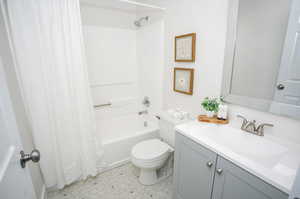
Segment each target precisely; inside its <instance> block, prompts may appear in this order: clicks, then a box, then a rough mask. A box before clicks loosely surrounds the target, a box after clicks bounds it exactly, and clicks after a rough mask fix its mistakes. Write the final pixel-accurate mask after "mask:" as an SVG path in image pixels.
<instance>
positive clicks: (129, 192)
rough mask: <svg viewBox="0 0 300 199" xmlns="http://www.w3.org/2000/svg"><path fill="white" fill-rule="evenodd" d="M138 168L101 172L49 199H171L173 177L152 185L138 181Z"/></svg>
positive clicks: (54, 194)
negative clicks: (145, 184)
mask: <svg viewBox="0 0 300 199" xmlns="http://www.w3.org/2000/svg"><path fill="white" fill-rule="evenodd" d="M138 173H139V172H138V169H137V168H135V167H134V166H133V165H132V164H125V165H123V166H121V167H118V168H115V169H112V170H109V171H107V172H104V173H101V174H99V175H97V176H96V177H93V178H89V179H87V180H86V181H80V182H77V183H74V184H72V185H70V186H67V187H66V188H65V189H63V190H61V191H56V192H49V193H48V199H101V198H103V199H171V198H172V186H173V183H172V177H169V178H167V179H165V180H163V181H162V182H159V183H157V184H155V185H152V186H144V185H141V184H140V183H139V182H138V175H137V174H138Z"/></svg>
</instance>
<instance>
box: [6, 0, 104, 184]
mask: <svg viewBox="0 0 300 199" xmlns="http://www.w3.org/2000/svg"><path fill="white" fill-rule="evenodd" d="M1 1H2V5H5V9H6V14H7V21H8V27H9V29H10V35H11V40H12V43H13V45H12V46H13V48H14V52H15V58H16V65H17V71H18V78H19V81H20V86H21V89H22V91H23V98H24V102H25V106H26V109H27V114H28V116H29V120H30V123H31V128H32V132H33V137H34V142H35V146H36V148H37V149H39V150H40V152H41V160H40V166H41V170H42V174H43V176H44V180H45V183H46V186H47V187H54V188H63V187H64V186H65V185H67V184H70V183H72V182H74V181H75V180H78V179H82V178H86V177H87V176H89V175H96V173H97V161H99V160H101V156H102V150H101V143H99V141H98V140H97V139H96V137H95V136H96V135H95V131H96V124H95V118H94V112H93V107H92V101H91V95H90V88H89V85H88V77H87V68H86V62H85V56H84V48H83V39H82V31H81V18H80V7H79V6H80V5H79V1H78V0H1Z"/></svg>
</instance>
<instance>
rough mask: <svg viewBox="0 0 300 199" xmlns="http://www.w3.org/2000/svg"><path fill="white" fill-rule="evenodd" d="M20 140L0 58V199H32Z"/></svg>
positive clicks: (28, 175) (32, 192) (29, 179)
mask: <svg viewBox="0 0 300 199" xmlns="http://www.w3.org/2000/svg"><path fill="white" fill-rule="evenodd" d="M21 150H22V144H21V138H20V134H19V132H18V128H17V123H16V118H15V115H14V112H13V107H12V103H11V99H10V96H9V91H8V87H7V82H6V77H5V73H4V69H3V65H2V61H1V57H0V198H1V199H34V198H35V194H34V188H33V184H32V180H31V177H30V173H29V171H28V167H26V168H24V169H23V168H21V165H20V151H21Z"/></svg>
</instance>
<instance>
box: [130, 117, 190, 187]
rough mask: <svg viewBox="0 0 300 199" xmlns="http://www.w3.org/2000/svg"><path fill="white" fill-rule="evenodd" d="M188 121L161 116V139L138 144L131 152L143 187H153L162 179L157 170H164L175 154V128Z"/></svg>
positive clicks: (132, 160)
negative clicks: (171, 156) (138, 169)
mask: <svg viewBox="0 0 300 199" xmlns="http://www.w3.org/2000/svg"><path fill="white" fill-rule="evenodd" d="M186 121H187V120H178V119H174V118H172V117H171V116H170V115H169V114H168V113H166V112H164V113H162V114H160V120H159V129H160V130H159V134H160V139H158V138H157V139H150V140H145V141H141V142H139V143H137V144H136V145H135V146H133V148H132V150H131V162H132V164H133V165H135V166H136V167H138V168H140V175H139V181H140V183H141V184H143V185H153V184H155V183H157V182H158V181H159V180H160V179H159V178H158V176H157V170H158V169H160V168H162V167H163V166H164V165H165V163H166V162H167V160H168V159H169V157H170V155H171V154H172V153H173V152H174V148H173V147H174V144H175V143H174V139H175V133H174V127H175V125H177V124H180V123H183V122H186Z"/></svg>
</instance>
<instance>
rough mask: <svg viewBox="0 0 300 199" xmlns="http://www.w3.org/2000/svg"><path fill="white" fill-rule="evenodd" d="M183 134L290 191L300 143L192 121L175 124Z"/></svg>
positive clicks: (294, 175)
mask: <svg viewBox="0 0 300 199" xmlns="http://www.w3.org/2000/svg"><path fill="white" fill-rule="evenodd" d="M175 130H176V131H177V132H179V133H181V134H182V135H184V136H186V137H188V138H190V139H192V140H193V141H195V142H197V143H199V144H201V145H202V146H204V147H206V148H208V149H210V150H212V151H214V152H215V153H217V154H218V155H220V156H222V157H224V158H226V159H227V160H229V161H231V162H233V163H234V164H236V165H237V166H239V167H241V168H243V169H245V170H247V171H248V172H250V173H252V174H253V175H255V176H257V177H259V178H261V179H262V180H264V181H265V182H267V183H269V184H271V185H273V186H275V187H277V188H278V189H280V190H281V191H283V192H285V193H290V191H291V189H292V185H293V182H294V179H295V177H296V172H297V169H298V166H299V164H300V145H297V144H295V143H290V142H287V141H283V140H280V139H277V138H276V137H271V136H268V135H265V136H263V137H261V136H257V135H253V134H250V133H247V132H244V131H242V130H240V129H236V128H232V127H230V126H229V125H216V124H208V123H200V122H198V121H192V122H188V123H185V124H181V125H178V126H176V127H175Z"/></svg>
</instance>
